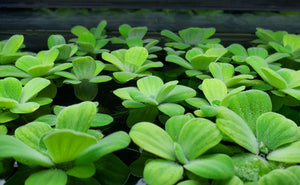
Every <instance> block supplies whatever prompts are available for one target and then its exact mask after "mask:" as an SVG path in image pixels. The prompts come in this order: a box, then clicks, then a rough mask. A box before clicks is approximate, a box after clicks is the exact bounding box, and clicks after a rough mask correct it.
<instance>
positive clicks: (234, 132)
mask: <svg viewBox="0 0 300 185" xmlns="http://www.w3.org/2000/svg"><path fill="white" fill-rule="evenodd" d="M216 123H217V126H218V128H219V129H220V130H221V132H223V133H224V134H225V135H226V136H228V137H229V138H231V139H232V140H233V141H234V142H235V143H237V144H238V145H240V146H242V147H244V148H246V149H247V150H249V151H250V152H252V153H254V154H258V153H259V150H258V143H257V140H256V138H255V136H254V133H253V132H252V130H251V129H250V127H249V126H248V125H247V123H246V122H245V121H244V120H243V119H242V118H241V117H240V116H238V115H237V114H236V113H234V112H233V111H231V110H229V109H227V108H225V107H219V108H218V113H217V120H216Z"/></svg>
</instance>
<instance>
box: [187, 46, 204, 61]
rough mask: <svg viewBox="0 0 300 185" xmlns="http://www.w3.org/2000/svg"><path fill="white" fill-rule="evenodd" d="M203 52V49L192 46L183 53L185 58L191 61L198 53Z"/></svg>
mask: <svg viewBox="0 0 300 185" xmlns="http://www.w3.org/2000/svg"><path fill="white" fill-rule="evenodd" d="M202 54H203V50H202V49H201V48H193V49H190V50H188V51H187V52H186V54H185V58H186V59H187V60H188V61H191V60H192V58H194V57H196V56H198V55H202Z"/></svg>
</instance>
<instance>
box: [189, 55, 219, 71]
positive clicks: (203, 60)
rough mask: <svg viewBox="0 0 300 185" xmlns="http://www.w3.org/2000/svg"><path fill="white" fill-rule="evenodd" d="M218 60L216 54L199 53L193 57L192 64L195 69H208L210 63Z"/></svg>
mask: <svg viewBox="0 0 300 185" xmlns="http://www.w3.org/2000/svg"><path fill="white" fill-rule="evenodd" d="M216 60H217V57H216V56H210V55H205V54H203V55H198V56H195V57H194V58H192V60H191V64H192V66H193V69H197V70H206V69H208V66H209V64H210V63H212V62H215V61H216Z"/></svg>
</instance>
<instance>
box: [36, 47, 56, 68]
mask: <svg viewBox="0 0 300 185" xmlns="http://www.w3.org/2000/svg"><path fill="white" fill-rule="evenodd" d="M58 55H59V50H58V49H56V48H53V49H50V50H48V51H40V52H39V53H38V54H37V55H36V58H37V59H39V61H41V64H53V63H54V61H55V60H56V58H57V57H58Z"/></svg>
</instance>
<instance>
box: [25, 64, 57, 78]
mask: <svg viewBox="0 0 300 185" xmlns="http://www.w3.org/2000/svg"><path fill="white" fill-rule="evenodd" d="M52 67H53V63H52V64H44V65H38V66H33V67H31V68H29V69H28V71H27V72H28V73H29V74H30V75H31V76H33V77H39V76H44V75H47V73H48V72H49V71H50V69H51V68H52Z"/></svg>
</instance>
